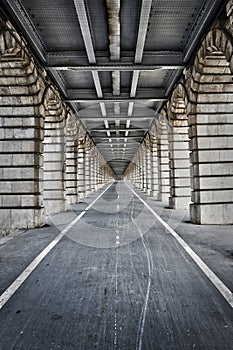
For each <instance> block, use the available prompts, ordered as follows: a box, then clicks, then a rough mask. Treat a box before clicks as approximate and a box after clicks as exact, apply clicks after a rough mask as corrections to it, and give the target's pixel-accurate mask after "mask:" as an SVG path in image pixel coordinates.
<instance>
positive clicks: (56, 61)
mask: <svg viewBox="0 0 233 350" xmlns="http://www.w3.org/2000/svg"><path fill="white" fill-rule="evenodd" d="M108 56H109V51H96V52H95V58H96V60H97V62H98V63H99V64H102V65H107V64H109V59H108ZM134 57H135V51H121V57H120V60H121V63H122V64H124V63H125V64H127V63H131V64H133V61H134ZM71 59H72V61H73V62H79V61H80V60H82V61H83V60H85V59H86V52H85V51H77V50H74V51H66V50H63V51H49V52H47V54H46V60H47V64H48V66H51V67H53V66H57V65H60V66H63V65H64V66H68V67H69V66H70V61H71ZM150 60H151V61H152V62H153V63H156V64H158V65H161V66H162V65H164V63H166V64H168V65H169V64H171V65H174V64H182V62H183V52H182V51H178V50H173V51H172V50H168V51H165V50H164V51H144V52H143V58H142V62H148V61H150Z"/></svg>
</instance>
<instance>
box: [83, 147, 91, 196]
mask: <svg viewBox="0 0 233 350" xmlns="http://www.w3.org/2000/svg"><path fill="white" fill-rule="evenodd" d="M85 146H86V147H85V157H84V159H85V196H88V195H89V194H90V193H91V181H90V177H91V174H90V170H91V162H90V145H89V143H88V144H87V143H86V145H85Z"/></svg>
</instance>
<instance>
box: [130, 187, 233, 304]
mask: <svg viewBox="0 0 233 350" xmlns="http://www.w3.org/2000/svg"><path fill="white" fill-rule="evenodd" d="M126 185H127V186H128V187H129V188H130V189H131V191H132V192H133V193H134V194H135V196H136V197H138V198H139V200H140V201H141V202H142V203H143V204H144V205H145V206H146V207H147V208H148V209H149V210H150V212H151V213H152V214H153V215H154V217H155V218H156V219H157V220H158V221H159V222H160V223H161V224H162V225H163V226H164V227H165V228H166V230H167V231H168V232H170V234H171V235H172V236H173V237H174V238H175V239H176V240H177V242H178V243H179V244H180V245H181V246H182V247H183V249H184V250H185V251H186V252H187V253H188V255H189V256H190V257H191V258H192V259H193V260H194V261H195V263H196V264H197V265H198V267H199V268H200V269H201V270H202V271H203V272H204V274H205V275H206V277H208V279H209V280H210V281H211V282H212V283H213V285H214V286H215V287H216V288H217V289H218V291H219V292H220V293H221V294H222V296H223V297H224V298H225V300H226V301H227V302H228V304H229V305H230V306H231V307H232V308H233V293H232V292H231V291H230V289H229V288H227V286H225V284H224V283H223V282H222V281H221V280H220V279H219V278H218V277H217V276H216V275H215V273H214V272H213V271H212V270H210V268H209V267H208V266H207V265H206V264H205V263H204V261H203V260H202V259H201V258H200V257H199V256H198V255H197V254H196V253H195V252H194V251H193V250H192V248H191V247H190V246H189V245H188V244H187V243H186V242H185V241H184V240H183V239H182V238H181V237H180V236H179V235H178V234H177V233H176V231H174V230H173V229H172V228H171V227H170V226H169V225H168V224H167V223H166V222H165V221H164V220H163V219H162V218H161V217H160V216H159V215H158V214H157V213H156V212H155V211H154V210H153V209H152V208H151V207H150V206H149V205H148V204H147V203H146V202H145V201H144V200H143V199H142V198H141V197H140V196H139V195H138V194H137V193H136V192H135V191H134V190H133V189H132V188H131V187H130V186H129V184H127V183H126Z"/></svg>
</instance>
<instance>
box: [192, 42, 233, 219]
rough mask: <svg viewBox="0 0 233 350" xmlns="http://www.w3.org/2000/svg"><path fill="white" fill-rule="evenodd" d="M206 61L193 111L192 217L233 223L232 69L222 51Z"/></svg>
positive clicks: (204, 61)
mask: <svg viewBox="0 0 233 350" xmlns="http://www.w3.org/2000/svg"><path fill="white" fill-rule="evenodd" d="M216 37H217V38H218V36H217V35H216ZM218 42H220V43H221V41H218ZM229 45H230V43H229ZM203 64H204V70H203V74H202V76H201V79H202V83H201V85H200V86H199V90H198V91H197V95H196V100H197V104H195V101H193V104H192V106H191V107H192V108H191V109H190V114H189V125H190V128H189V136H190V138H191V141H190V150H191V163H192V168H191V170H192V171H191V176H192V181H191V186H192V195H191V200H192V203H191V205H190V217H191V221H192V222H195V223H198V224H232V223H233V215H232V213H233V175H232V169H233V137H232V135H233V124H232V105H233V95H232V94H231V93H228V91H233V82H232V72H231V70H230V67H229V63H228V61H227V60H226V58H225V56H224V55H222V54H221V53H220V52H219V54H218V56H217V57H216V56H215V55H213V56H211V55H210V54H209V56H208V57H207V58H205V60H203ZM223 71H224V75H223ZM206 73H207V74H208V75H205V74H206Z"/></svg>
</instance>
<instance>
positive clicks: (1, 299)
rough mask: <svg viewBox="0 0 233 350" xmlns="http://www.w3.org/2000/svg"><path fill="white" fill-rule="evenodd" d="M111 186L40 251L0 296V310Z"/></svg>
mask: <svg viewBox="0 0 233 350" xmlns="http://www.w3.org/2000/svg"><path fill="white" fill-rule="evenodd" d="M111 185H112V183H110V184H109V185H108V187H106V188H105V190H104V191H103V192H101V193H100V194H99V195H98V197H97V198H96V199H95V200H94V201H93V202H92V203H91V204H90V205H89V206H88V207H87V208H86V209H85V210H83V211H82V212H81V213H80V214H79V215H78V216H77V217H76V218H75V219H74V220H73V221H72V222H71V223H70V224H69V225H68V226H66V228H64V230H62V231H61V232H60V233H59V234H58V235H57V237H55V238H54V240H53V241H52V242H51V243H49V245H47V247H45V248H44V250H42V252H41V253H40V254H39V255H38V256H37V257H36V258H35V259H34V260H33V261H32V262H31V264H30V265H28V266H27V267H26V269H25V270H24V271H23V272H22V273H21V274H20V275H19V276H18V277H17V278H16V280H15V281H14V282H13V283H12V284H11V285H10V286H9V287H8V288H7V289H6V290H5V292H3V293H2V295H1V296H0V310H1V309H2V308H3V306H4V305H5V304H6V303H7V302H8V300H9V299H10V298H11V297H12V296H13V295H14V293H15V292H16V291H17V290H18V289H19V288H20V287H21V285H22V284H23V283H24V282H25V280H26V279H27V278H28V277H29V276H30V274H31V273H32V272H33V271H34V270H35V268H36V267H37V266H38V265H39V264H40V262H41V261H42V260H43V259H44V258H45V257H46V255H48V253H49V252H50V251H51V250H52V249H53V248H54V247H55V245H57V243H58V242H60V240H61V239H62V238H63V237H64V236H65V234H66V233H67V232H68V231H69V230H70V229H71V227H73V226H74V225H75V224H76V223H77V222H78V221H79V220H80V219H81V218H82V217H83V215H84V214H86V212H87V210H88V209H90V208H91V207H92V205H94V204H95V202H96V201H97V200H98V199H99V198H100V197H101V196H102V195H103V194H104V193H105V192H106V191H107V190H108V189H109V187H110V186H111Z"/></svg>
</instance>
